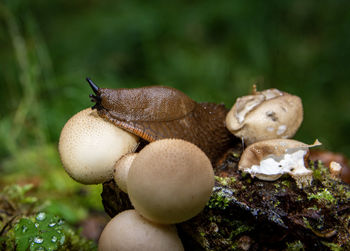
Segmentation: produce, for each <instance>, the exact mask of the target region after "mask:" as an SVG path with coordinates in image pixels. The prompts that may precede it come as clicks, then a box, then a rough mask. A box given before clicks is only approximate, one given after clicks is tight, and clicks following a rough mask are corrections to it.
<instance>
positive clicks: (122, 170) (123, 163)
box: [114, 153, 137, 193]
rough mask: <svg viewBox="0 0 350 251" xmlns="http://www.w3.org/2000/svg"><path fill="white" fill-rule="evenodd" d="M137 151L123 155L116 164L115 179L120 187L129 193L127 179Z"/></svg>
mask: <svg viewBox="0 0 350 251" xmlns="http://www.w3.org/2000/svg"><path fill="white" fill-rule="evenodd" d="M136 156H137V153H129V154H126V155H124V156H123V157H121V158H120V159H119V160H118V161H117V162H116V163H115V165H114V180H115V183H117V185H118V187H119V188H120V189H121V190H122V191H123V192H124V193H128V188H127V179H128V173H129V169H130V167H131V164H132V162H133V161H134V159H135V157H136Z"/></svg>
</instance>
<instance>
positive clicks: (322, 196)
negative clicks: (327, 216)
mask: <svg viewBox="0 0 350 251" xmlns="http://www.w3.org/2000/svg"><path fill="white" fill-rule="evenodd" d="M307 198H308V199H309V200H312V199H316V200H317V201H318V202H320V203H325V204H328V205H329V204H335V203H336V202H337V200H336V198H334V196H333V195H332V193H331V192H330V191H329V190H328V189H327V188H324V189H321V190H320V191H319V192H317V193H316V194H308V196H307Z"/></svg>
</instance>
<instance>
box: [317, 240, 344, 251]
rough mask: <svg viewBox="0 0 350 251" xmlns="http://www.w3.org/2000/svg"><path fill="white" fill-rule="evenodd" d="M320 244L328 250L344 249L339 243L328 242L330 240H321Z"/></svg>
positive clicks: (340, 250) (337, 250)
mask: <svg viewBox="0 0 350 251" xmlns="http://www.w3.org/2000/svg"><path fill="white" fill-rule="evenodd" d="M322 244H323V245H325V246H327V247H329V250H331V251H342V250H345V249H343V248H342V247H340V246H339V245H337V244H335V243H330V242H325V241H322Z"/></svg>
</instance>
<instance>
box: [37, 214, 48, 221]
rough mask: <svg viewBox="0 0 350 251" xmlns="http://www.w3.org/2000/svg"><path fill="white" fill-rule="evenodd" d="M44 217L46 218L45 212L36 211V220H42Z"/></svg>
mask: <svg viewBox="0 0 350 251" xmlns="http://www.w3.org/2000/svg"><path fill="white" fill-rule="evenodd" d="M45 219H46V213H44V212H41V213H38V214H37V215H36V220H38V221H43V220H45Z"/></svg>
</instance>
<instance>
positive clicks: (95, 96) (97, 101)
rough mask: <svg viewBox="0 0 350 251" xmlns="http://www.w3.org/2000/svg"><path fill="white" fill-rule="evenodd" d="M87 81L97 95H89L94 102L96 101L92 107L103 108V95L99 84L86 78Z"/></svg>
mask: <svg viewBox="0 0 350 251" xmlns="http://www.w3.org/2000/svg"><path fill="white" fill-rule="evenodd" d="M86 81H87V82H88V83H89V85H90V87H91V89H92V90H93V92H94V93H95V94H96V95H92V94H90V95H89V97H90V99H91V101H92V102H95V103H96V104H95V105H94V106H93V107H92V109H97V110H100V109H102V108H103V107H102V105H101V96H100V92H99V89H100V88H99V87H98V86H97V85H95V84H94V82H92V80H91V79H89V78H86Z"/></svg>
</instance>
